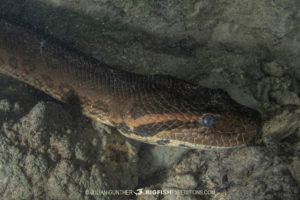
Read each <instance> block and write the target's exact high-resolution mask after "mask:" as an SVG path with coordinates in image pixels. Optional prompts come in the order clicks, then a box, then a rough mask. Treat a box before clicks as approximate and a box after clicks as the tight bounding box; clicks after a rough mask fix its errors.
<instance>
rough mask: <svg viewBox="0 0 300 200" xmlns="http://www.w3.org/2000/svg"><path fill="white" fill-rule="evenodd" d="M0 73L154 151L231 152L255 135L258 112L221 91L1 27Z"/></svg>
mask: <svg viewBox="0 0 300 200" xmlns="http://www.w3.org/2000/svg"><path fill="white" fill-rule="evenodd" d="M0 73H3V74H5V75H8V76H11V77H13V78H15V79H18V80H20V81H23V82H26V83H28V84H30V85H32V86H34V87H36V88H38V89H40V90H42V91H44V92H45V93H47V94H49V95H51V96H52V97H54V98H56V99H58V100H60V101H63V102H65V101H67V99H68V98H70V96H73V95H76V97H77V98H78V99H79V101H80V105H81V108H82V112H83V114H84V115H86V116H88V117H91V118H94V119H97V120H99V121H100V122H102V123H105V124H108V125H110V126H114V127H116V128H117V129H118V130H119V131H120V132H121V133H122V134H123V135H125V136H127V137H130V138H133V139H136V140H139V141H142V142H147V143H152V144H160V145H170V146H184V147H191V148H200V149H202V148H230V147H237V146H243V145H245V144H248V143H249V142H250V141H252V140H253V138H255V136H256V135H257V129H258V120H257V119H258V118H259V114H258V112H257V111H255V110H253V109H250V108H248V107H246V106H243V105H240V104H238V103H236V102H235V101H234V100H232V99H231V98H230V97H229V95H228V94H227V93H226V92H224V91H223V90H220V89H210V88H205V87H200V86H196V85H193V84H191V83H188V82H186V81H182V80H178V79H177V78H174V77H170V76H166V75H140V74H135V73H129V72H126V71H121V70H117V69H115V68H112V67H110V66H107V65H106V64H104V63H102V62H100V61H98V60H96V59H94V58H92V57H89V56H86V55H84V54H83V53H81V52H79V51H77V50H74V49H72V48H69V47H66V46H65V45H62V43H60V42H57V41H56V40H51V39H50V40H49V39H47V37H45V36H41V35H39V34H37V33H35V32H33V31H30V30H27V29H25V28H21V27H19V26H15V25H12V24H10V23H8V22H6V21H4V20H0Z"/></svg>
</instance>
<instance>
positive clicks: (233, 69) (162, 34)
mask: <svg viewBox="0 0 300 200" xmlns="http://www.w3.org/2000/svg"><path fill="white" fill-rule="evenodd" d="M299 8H300V2H299V1H297V0H284V1H272V2H270V1H267V0H260V1H259V0H255V1H253V0H252V1H250V0H242V1H226V0H222V1H208V0H197V1H193V0H184V1H179V0H178V1H177V0H175V1H169V0H164V1H152V0H151V1H143V0H132V1H121V0H114V1H106V0H88V1H86V0H85V1H83V0H69V1H63V0H50V1H49V0H47V1H45V0H25V1H19V0H12V1H11V0H10V1H8V0H1V1H0V17H1V18H5V19H6V20H9V21H11V22H14V23H19V24H22V25H23V26H26V27H28V28H30V29H33V30H36V31H38V32H43V33H46V34H49V35H52V37H55V38H59V39H60V40H62V41H64V42H65V43H67V44H68V45H70V46H73V47H75V48H77V49H79V50H81V51H83V52H85V53H86V54H88V55H91V56H94V57H96V58H98V59H99V60H102V61H103V62H105V63H107V64H110V65H112V66H115V67H119V68H121V69H125V70H128V71H133V72H138V73H145V74H169V75H173V76H176V77H178V78H181V79H184V80H187V81H190V82H193V83H196V84H200V85H203V86H207V87H218V88H222V89H224V90H226V91H227V92H228V93H229V94H230V95H231V96H232V97H233V98H234V99H236V100H237V101H238V102H240V103H242V104H245V105H247V106H250V107H252V108H255V109H257V110H259V111H260V112H261V114H262V117H263V121H262V129H261V130H262V134H261V135H262V138H261V142H259V145H258V146H252V147H247V148H243V149H232V150H227V151H201V150H187V149H178V148H171V147H159V146H151V145H147V144H141V143H139V142H136V141H132V140H129V139H127V138H124V137H123V136H121V135H120V134H119V133H118V132H117V131H116V130H114V129H113V128H110V127H107V126H104V125H102V124H99V123H95V122H93V121H92V120H90V119H87V118H85V117H84V116H82V115H81V114H80V113H79V112H78V111H76V108H73V107H72V105H64V104H62V103H60V102H57V101H56V100H54V99H52V98H50V97H48V96H45V95H44V94H43V93H41V92H39V91H36V90H35V89H33V88H31V87H29V86H26V85H24V84H21V83H19V82H18V81H15V80H12V79H10V78H7V77H5V76H1V77H0V127H1V129H0V130H1V134H0V137H1V138H0V152H1V154H0V193H1V196H2V197H3V198H4V199H104V198H107V199H129V198H130V199H298V198H299V196H300V190H299V185H300V173H299V172H300V131H299V125H300V110H299V109H300V108H299V105H300V100H299V96H300V55H299V54H300V38H299V35H300V29H299V21H300V12H299V10H300V9H299ZM137 189H143V191H145V190H148V191H152V190H165V191H169V190H172V191H177V192H178V191H184V190H185V191H202V192H204V193H205V194H201V195H200V194H188V193H187V194H185V195H183V194H156V195H155V194H152V195H139V196H136V195H135V194H134V193H133V194H132V195H117V196H116V195H106V196H101V195H99V194H97V192H99V191H104V190H133V191H134V192H138V190H137Z"/></svg>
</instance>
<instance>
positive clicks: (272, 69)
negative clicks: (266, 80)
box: [262, 61, 283, 77]
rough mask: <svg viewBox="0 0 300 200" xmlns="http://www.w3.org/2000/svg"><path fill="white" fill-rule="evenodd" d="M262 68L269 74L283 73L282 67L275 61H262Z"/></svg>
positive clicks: (277, 74) (278, 74)
mask: <svg viewBox="0 0 300 200" xmlns="http://www.w3.org/2000/svg"><path fill="white" fill-rule="evenodd" d="M262 70H263V71H264V72H265V73H266V74H268V75H270V76H277V77H280V76H282V75H283V70H282V67H281V66H280V65H279V64H278V63H277V62H275V61H273V62H268V63H264V64H263V66H262Z"/></svg>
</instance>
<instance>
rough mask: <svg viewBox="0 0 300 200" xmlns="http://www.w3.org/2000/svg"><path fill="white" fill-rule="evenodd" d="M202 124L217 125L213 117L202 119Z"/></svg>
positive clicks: (207, 116)
mask: <svg viewBox="0 0 300 200" xmlns="http://www.w3.org/2000/svg"><path fill="white" fill-rule="evenodd" d="M202 123H203V125H205V126H213V125H214V123H215V119H214V118H213V117H212V116H209V115H206V116H204V117H203V118H202Z"/></svg>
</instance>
